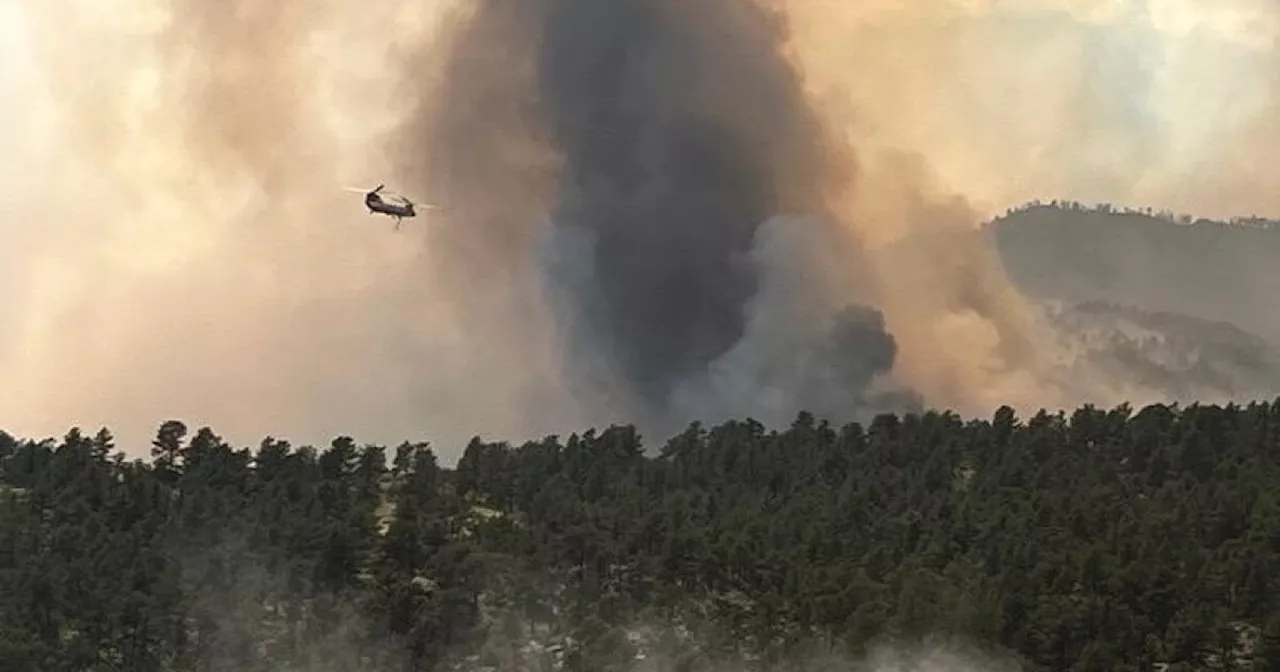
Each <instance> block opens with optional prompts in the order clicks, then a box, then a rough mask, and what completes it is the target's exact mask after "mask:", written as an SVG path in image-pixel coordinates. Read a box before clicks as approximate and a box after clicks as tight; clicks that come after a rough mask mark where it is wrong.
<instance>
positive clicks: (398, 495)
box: [0, 401, 1280, 672]
mask: <svg viewBox="0 0 1280 672" xmlns="http://www.w3.org/2000/svg"><path fill="white" fill-rule="evenodd" d="M0 436H3V435H0ZM130 448H131V450H130V451H129V452H130V454H138V450H137V448H136V447H130ZM150 452H151V459H147V460H130V459H126V458H125V457H123V453H122V452H121V450H120V448H119V447H117V446H115V445H114V444H113V440H112V438H111V436H110V434H109V433H108V432H107V431H105V430H103V431H101V432H99V433H97V434H95V435H92V436H90V435H88V434H85V433H81V432H80V431H78V430H73V431H71V432H70V433H68V434H67V435H66V436H65V437H64V438H63V439H61V440H60V441H45V442H32V441H23V440H17V439H14V438H12V437H8V436H3V439H2V440H0V483H2V484H3V495H0V596H3V599H0V661H3V665H2V667H3V669H5V670H10V671H14V672H25V671H27V670H31V671H37V670H38V671H41V672H52V671H59V670H140V671H141V670H335V671H336V670H379V671H383V670H387V671H390V670H482V669H493V670H516V669H520V670H553V669H565V670H584V671H585V670H631V669H655V670H667V669H670V670H701V669H713V668H714V669H734V670H741V669H787V668H788V667H793V666H802V665H803V666H806V667H805V669H815V668H814V665H816V663H814V662H813V661H815V660H839V661H842V663H841V664H842V665H844V667H841V668H840V669H851V668H852V669H856V668H857V666H858V662H857V661H865V660H869V658H868V656H869V655H870V652H872V651H874V650H875V647H877V646H880V645H883V644H886V643H888V644H890V645H892V646H897V647H903V648H911V647H917V648H918V647H924V646H931V644H928V642H934V641H949V642H958V643H962V644H963V645H964V646H971V647H974V650H980V651H982V652H984V653H983V655H990V656H993V657H994V658H992V660H997V659H998V660H1007V661H1010V664H1012V665H1018V666H1020V667H1021V668H1022V669H1027V670H1098V671H1103V670H1106V671H1112V670H1143V671H1145V670H1156V669H1168V670H1175V669H1176V670H1189V669H1219V670H1244V669H1280V604H1277V596H1275V594H1273V593H1272V592H1271V588H1272V585H1273V579H1274V578H1276V577H1277V576H1280V401H1277V402H1276V403H1270V404H1268V403H1256V404H1250V405H1248V406H1226V407H1219V406H1198V405H1193V406H1187V407H1177V406H1150V407H1146V408H1142V409H1140V410H1134V409H1130V408H1128V407H1119V408H1115V409H1110V410H1100V409H1096V408H1091V407H1084V408H1081V409H1078V410H1076V411H1074V412H1073V413H1069V414H1048V413H1045V412H1041V413H1039V414H1037V415H1035V416H1033V417H1029V418H1019V417H1017V416H1016V415H1015V413H1014V412H1013V411H1012V410H1011V409H1008V408H1004V409H1001V410H1000V411H998V412H997V413H995V415H994V416H993V417H992V418H991V419H990V420H967V421H966V420H962V419H961V418H959V417H957V416H955V415H952V414H947V413H934V412H931V413H926V414H923V415H907V416H892V415H883V416H879V417H877V418H875V419H874V420H873V421H871V422H869V423H867V424H865V425H860V424H849V425H846V426H843V427H836V426H830V425H828V424H826V423H824V422H822V421H821V420H819V419H815V418H814V417H812V416H809V415H807V414H802V415H801V416H799V417H798V418H797V419H796V420H795V422H794V424H793V425H792V426H791V427H789V428H786V429H785V431H772V430H766V429H765V428H764V427H762V426H760V425H759V424H757V423H755V422H752V421H749V420H748V421H733V422H727V423H725V424H722V425H720V426H716V427H710V428H707V427H702V426H699V425H696V424H695V425H692V426H691V427H690V428H689V429H688V430H687V431H685V432H684V433H682V434H680V435H679V436H676V437H674V438H672V439H671V440H670V441H668V442H667V443H666V444H665V445H661V446H657V445H655V446H651V447H646V446H645V445H644V443H643V442H642V437H641V436H639V435H638V434H637V433H636V432H635V431H634V430H633V429H631V428H629V427H618V426H615V427H609V428H606V429H602V430H592V431H587V432H585V433H581V434H576V435H572V436H569V437H567V438H565V437H562V438H557V437H549V438H546V439H544V440H541V441H537V442H533V443H529V444H526V445H520V446H512V445H507V444H503V443H489V442H484V441H481V440H478V439H477V440H474V441H472V442H471V443H470V444H469V445H468V446H466V448H465V452H464V454H463V456H462V457H461V459H460V460H459V461H458V463H457V464H456V467H455V468H452V469H448V468H444V467H442V466H441V464H440V463H439V462H438V460H437V456H436V454H435V453H434V452H433V450H432V448H431V447H430V446H427V445H414V444H405V445H401V446H397V447H394V448H384V447H380V446H362V445H358V444H357V443H356V442H354V441H353V440H352V439H349V438H339V439H337V440H335V441H334V442H333V443H332V444H331V445H329V446H328V447H326V448H324V449H323V450H317V449H313V448H310V447H305V446H304V447H295V446H291V445H290V444H289V443H287V442H284V441H281V440H277V439H267V440H265V441H263V442H262V444H261V445H260V446H258V447H257V449H256V450H249V449H243V448H237V447H234V446H231V445H228V444H227V443H226V442H224V441H223V440H222V439H220V438H219V436H218V435H217V434H216V433H215V432H214V431H212V430H210V429H207V428H205V429H199V430H198V431H195V432H190V431H189V430H188V428H187V427H186V426H185V425H183V424H182V423H181V422H177V421H170V422H166V423H164V424H163V425H162V426H160V428H159V430H158V432H157V434H156V437H155V440H154V443H153V445H152V447H151V450H150ZM937 638H944V639H943V640H939V639H937ZM725 664H727V665H729V666H730V667H728V668H725V667H716V666H717V665H725Z"/></svg>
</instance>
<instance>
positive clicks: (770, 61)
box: [537, 0, 888, 406]
mask: <svg viewBox="0 0 1280 672" xmlns="http://www.w3.org/2000/svg"><path fill="white" fill-rule="evenodd" d="M783 37H784V36H783V34H782V32H781V24H780V23H779V22H778V20H777V17H775V16H773V15H772V14H771V13H770V12H769V11H767V10H766V9H764V8H762V7H761V6H760V5H758V4H756V3H753V2H741V1H739V0H710V1H706V2H698V3H687V2H672V1H666V0H617V1H614V2H598V1H596V0H549V1H548V2H547V11H546V22H545V25H544V26H543V33H542V41H541V44H542V49H541V51H540V54H539V59H538V73H537V75H538V79H537V82H538V89H537V90H538V92H539V94H540V100H541V103H542V106H543V109H544V111H545V114H546V119H547V123H548V125H549V128H550V131H551V137H552V141H553V142H554V145H555V147H556V148H557V149H558V150H559V152H560V153H561V154H562V156H563V160H564V166H563V173H562V176H561V185H560V188H559V197H558V200H557V204H556V208H555V211H554V215H553V221H554V225H555V226H557V227H564V228H569V229H572V230H575V231H577V232H579V233H581V234H582V235H583V236H584V237H585V239H586V240H587V241H589V243H588V248H589V249H588V250H584V251H585V252H586V253H587V254H589V255H590V256H591V259H590V263H589V264H588V266H589V268H590V269H591V271H592V273H591V275H590V276H589V277H587V278H582V279H581V280H585V281H579V282H573V283H567V284H566V286H565V287H564V288H563V289H564V291H566V292H568V293H570V294H572V295H573V298H574V299H575V302H574V305H573V307H572V309H573V310H575V311H576V312H577V315H576V317H577V318H578V324H579V326H580V328H579V329H578V330H577V331H576V333H575V334H574V336H575V337H576V338H577V339H578V342H579V343H581V344H582V347H595V346H596V345H597V344H604V345H603V347H604V348H605V352H604V356H605V357H606V359H608V360H609V361H611V362H612V363H613V364H614V365H615V366H616V368H617V369H618V370H619V371H620V373H621V374H622V375H623V376H624V377H625V378H626V379H627V380H628V381H629V382H630V383H631V384H632V385H633V387H634V391H635V392H636V393H637V395H638V396H639V397H640V398H641V399H642V400H643V401H644V402H645V403H646V404H648V405H651V406H654V405H658V406H660V405H661V404H663V403H665V400H666V399H667V398H668V395H669V394H670V393H671V392H672V390H673V388H674V387H675V386H676V385H678V384H679V382H680V381H682V380H685V379H687V378H688V377H690V376H695V375H699V374H700V373H702V372H704V371H705V370H706V367H707V366H708V365H709V364H710V363H711V362H712V361H713V360H715V359H716V358H718V357H720V356H721V355H723V354H724V353H725V352H726V351H728V350H729V349H730V348H731V347H732V346H733V345H734V344H735V343H736V342H738V341H739V340H740V339H741V338H742V337H743V335H744V329H745V323H746V315H745V306H746V304H747V302H748V301H749V300H750V299H751V297H752V296H753V295H754V294H755V293H756V292H757V289H758V282H759V279H758V277H757V273H756V269H755V268H754V267H753V266H752V265H751V264H750V263H748V260H747V259H746V255H747V254H748V252H749V251H750V249H751V247H752V245H753V242H754V236H755V233H756V231H757V229H758V228H759V227H760V226H761V225H762V224H763V223H764V222H765V220H767V219H769V218H770V217H772V216H774V215H775V214H778V213H779V211H780V210H781V209H784V208H806V207H808V208H812V207H815V206H818V205H819V204H818V203H815V202H813V199H812V198H809V199H808V202H806V197H808V196H809V195H808V194H805V193H803V192H800V193H798V190H795V189H790V190H789V185H788V184H787V181H786V179H782V178H780V176H782V175H786V174H788V173H792V174H794V173H804V174H808V175H812V174H814V172H813V171H815V170H820V169H821V165H820V164H821V160H820V155H819V154H818V147H819V146H820V145H821V142H822V140H821V138H820V137H819V136H818V135H817V132H818V131H817V129H818V125H817V123H816V121H815V120H814V119H813V118H812V114H811V112H810V110H809V108H808V106H807V104H806V102H805V101H804V99H803V97H802V95H801V93H800V89H799V87H798V85H797V80H796V76H795V73H794V72H793V71H792V69H791V66H790V64H788V63H787V62H786V61H785V60H784V59H783V58H781V57H780V55H779V52H778V48H779V45H780V43H781V41H782V39H783ZM885 368H888V367H885Z"/></svg>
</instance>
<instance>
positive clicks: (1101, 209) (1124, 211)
mask: <svg viewBox="0 0 1280 672" xmlns="http://www.w3.org/2000/svg"><path fill="white" fill-rule="evenodd" d="M1036 210H1058V211H1062V212H1067V213H1075V214H1089V215H1141V216H1144V217H1150V218H1152V219H1155V220H1158V221H1161V222H1165V223H1169V224H1181V225H1184V226H1185V225H1192V224H1195V225H1211V226H1214V225H1216V226H1223V225H1226V226H1232V227H1240V228H1254V229H1269V230H1276V229H1280V221H1277V220H1275V219H1272V218H1270V217H1262V216H1260V215H1248V216H1237V217H1231V218H1230V219H1228V220H1226V221H1218V220H1212V219H1206V218H1204V217H1198V218H1197V217H1193V216H1191V215H1189V214H1187V213H1176V212H1174V211H1172V210H1167V209H1156V208H1152V207H1150V206H1145V207H1140V208H1139V207H1130V206H1123V205H1114V204H1111V203H1096V204H1093V205H1088V204H1085V203H1081V202H1079V201H1069V200H1060V199H1053V200H1050V201H1043V200H1040V199H1036V200H1032V201H1028V202H1026V203H1023V204H1021V205H1017V206H1013V207H1011V208H1008V209H1006V210H1005V212H1004V214H1003V215H1001V217H1000V218H999V219H1001V220H1003V219H1009V218H1013V217H1016V216H1018V215H1025V214H1027V213H1030V212H1034V211H1036Z"/></svg>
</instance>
